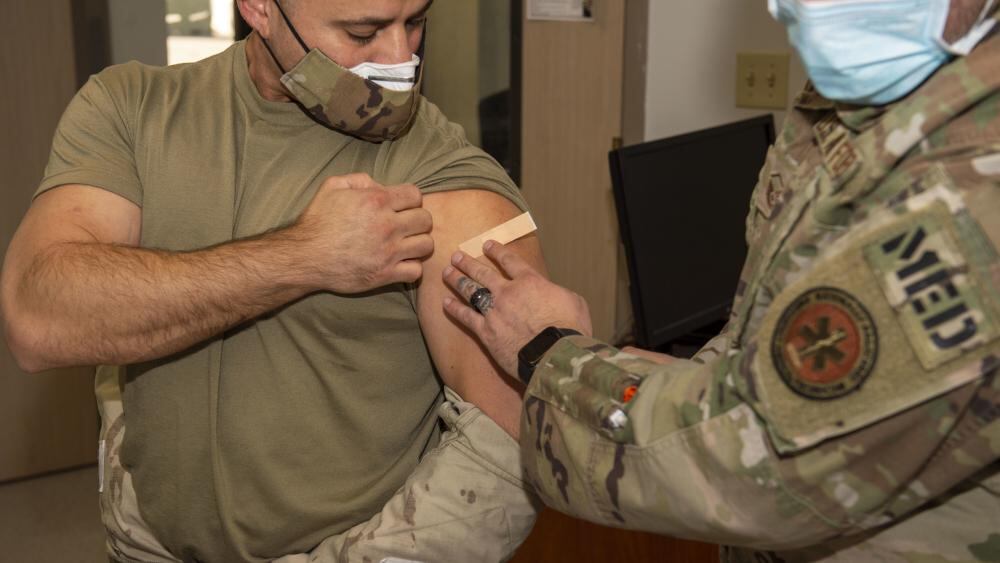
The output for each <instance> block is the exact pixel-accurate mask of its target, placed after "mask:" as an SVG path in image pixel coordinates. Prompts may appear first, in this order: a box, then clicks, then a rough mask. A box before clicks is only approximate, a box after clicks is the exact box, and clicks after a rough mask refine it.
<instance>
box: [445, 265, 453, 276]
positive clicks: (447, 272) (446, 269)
mask: <svg viewBox="0 0 1000 563" xmlns="http://www.w3.org/2000/svg"><path fill="white" fill-rule="evenodd" d="M454 271H455V268H453V267H451V266H448V267H447V268H445V269H444V275H445V276H446V277H447V276H450V275H451V273H452V272H454Z"/></svg>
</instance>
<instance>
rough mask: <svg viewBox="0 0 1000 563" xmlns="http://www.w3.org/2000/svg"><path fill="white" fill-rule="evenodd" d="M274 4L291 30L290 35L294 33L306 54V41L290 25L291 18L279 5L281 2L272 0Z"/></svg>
mask: <svg viewBox="0 0 1000 563" xmlns="http://www.w3.org/2000/svg"><path fill="white" fill-rule="evenodd" d="M274 5H275V6H277V7H278V11H279V12H281V17H282V18H283V19H284V20H285V25H287V26H288V29H290V30H291V32H292V35H294V36H295V39H296V40H297V41H298V42H299V45H301V46H302V50H303V51H305V52H306V54H307V55H308V54H309V47H306V42H305V41H303V40H302V37H300V36H299V32H298V31H295V26H294V25H292V20H290V19H288V14H286V13H285V10H284V9H283V8H282V7H281V3H280V2H278V0H274ZM271 54H272V56H273V55H274V53H271ZM279 66H280V65H279Z"/></svg>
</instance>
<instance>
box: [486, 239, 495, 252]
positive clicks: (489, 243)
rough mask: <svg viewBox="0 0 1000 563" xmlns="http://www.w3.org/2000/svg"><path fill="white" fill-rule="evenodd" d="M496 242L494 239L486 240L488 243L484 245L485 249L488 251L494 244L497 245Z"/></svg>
mask: <svg viewBox="0 0 1000 563" xmlns="http://www.w3.org/2000/svg"><path fill="white" fill-rule="evenodd" d="M495 244H496V243H495V242H493V241H492V240H488V241H486V244H484V245H483V250H487V251H488V250H489V249H491V248H493V245H495Z"/></svg>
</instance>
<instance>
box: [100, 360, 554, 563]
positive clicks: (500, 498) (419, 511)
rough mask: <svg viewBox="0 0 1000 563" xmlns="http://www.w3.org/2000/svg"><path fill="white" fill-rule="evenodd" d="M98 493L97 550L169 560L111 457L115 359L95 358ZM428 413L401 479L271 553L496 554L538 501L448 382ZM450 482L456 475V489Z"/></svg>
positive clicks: (339, 558)
mask: <svg viewBox="0 0 1000 563" xmlns="http://www.w3.org/2000/svg"><path fill="white" fill-rule="evenodd" d="M95 388H96V393H97V399H98V405H99V408H100V413H101V436H100V440H101V441H100V447H99V449H100V471H99V473H100V479H101V484H100V490H101V494H100V499H101V500H100V502H101V518H102V520H103V522H104V526H105V528H106V530H107V550H108V556H109V558H110V560H111V561H113V562H117V563H179V561H180V560H179V559H177V558H176V557H175V556H174V555H172V554H171V553H170V552H169V551H168V550H167V549H166V548H165V547H164V546H163V545H162V544H160V542H159V541H157V539H156V537H155V536H154V535H153V533H152V531H151V530H150V529H149V526H148V525H147V524H146V522H145V521H144V520H143V518H142V515H141V514H140V512H139V507H138V504H137V501H136V495H135V489H134V488H133V486H132V476H131V475H130V474H129V472H128V471H126V470H125V469H124V468H123V467H122V465H121V459H120V457H119V456H120V452H121V446H122V440H123V438H124V434H125V420H124V410H123V408H122V401H121V392H120V387H119V383H118V370H117V369H116V368H104V367H102V368H99V369H98V372H97V378H96V383H95ZM445 395H446V401H445V402H444V403H443V404H442V405H441V406H440V407H439V410H438V414H439V416H440V417H441V419H442V420H443V421H444V423H445V425H446V427H447V430H446V432H444V433H443V434H442V436H441V443H440V444H439V445H438V446H437V447H436V448H434V449H433V450H431V451H430V452H429V453H428V454H427V455H425V456H424V459H423V460H421V462H420V464H419V465H418V466H417V468H416V469H415V470H414V472H413V474H411V475H410V477H409V478H408V479H407V480H406V482H405V483H404V484H403V486H402V487H401V488H400V489H399V490H398V491H397V492H396V494H395V495H394V496H393V497H392V498H391V499H390V500H389V502H388V503H386V505H385V506H384V507H383V509H382V510H381V512H379V513H378V514H375V515H374V516H373V517H372V518H371V519H370V520H368V521H367V522H362V523H360V524H357V525H356V526H354V527H353V528H351V529H349V530H347V531H346V532H344V533H341V534H338V535H336V536H333V537H330V538H328V539H326V540H324V541H323V542H322V543H320V544H319V545H318V546H317V547H316V548H314V549H313V550H312V552H310V553H301V554H290V555H286V556H284V557H281V558H280V559H278V560H276V561H278V562H279V563H306V562H314V563H327V562H337V563H347V562H358V563H375V562H383V563H411V562H449V561H456V562H458V561H462V562H468V561H477V562H479V561H505V560H507V559H509V558H511V557H512V556H513V554H514V551H515V550H516V549H517V547H518V546H520V545H521V543H522V542H523V541H524V540H525V538H526V537H527V536H528V533H529V532H530V531H531V527H532V526H533V525H534V522H535V518H536V517H537V514H538V510H539V509H540V506H541V505H540V504H539V501H538V500H537V499H536V497H534V496H533V495H532V494H530V493H528V492H527V491H526V490H525V486H524V483H523V481H522V480H521V462H520V455H519V449H518V447H517V445H516V443H515V442H514V441H513V439H512V438H511V437H510V436H508V435H507V434H506V433H505V432H504V431H503V430H501V429H500V428H499V427H498V426H497V425H496V424H494V423H493V421H491V420H489V418H488V417H487V416H486V415H484V414H482V412H481V411H480V410H479V409H478V408H476V407H475V406H473V405H472V404H470V403H467V402H464V401H462V400H461V398H459V397H458V395H456V394H454V393H453V392H452V391H451V390H450V389H445ZM456 482H462V483H466V484H467V485H465V486H464V487H465V488H463V489H460V490H458V491H456V490H455V489H456V487H454V486H445V484H449V485H453V484H454V483H456Z"/></svg>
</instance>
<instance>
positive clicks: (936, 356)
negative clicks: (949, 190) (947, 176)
mask: <svg viewBox="0 0 1000 563" xmlns="http://www.w3.org/2000/svg"><path fill="white" fill-rule="evenodd" d="M938 215H939V214H933V213H932V214H925V215H924V216H922V217H921V218H919V219H917V220H914V221H912V222H910V223H909V224H904V225H901V226H900V227H899V228H898V229H896V230H895V231H891V232H889V233H888V234H887V235H886V236H885V237H883V238H882V239H881V240H878V241H876V242H874V243H873V244H870V245H868V247H866V248H865V257H866V258H867V259H868V263H869V264H870V265H871V267H872V269H873V270H874V271H875V273H876V275H877V276H878V280H879V283H880V285H881V287H882V291H883V292H884V293H885V296H886V299H888V301H889V304H890V305H891V306H892V308H893V309H895V311H896V314H897V315H898V316H899V319H900V323H901V325H902V327H903V331H904V332H905V333H906V337H907V340H909V342H910V345H911V346H913V349H914V351H915V352H916V353H917V357H918V358H919V359H920V363H921V364H923V366H924V367H925V368H928V369H931V368H934V367H937V366H939V365H941V364H943V363H945V362H947V361H948V360H951V359H953V358H956V357H958V356H960V355H962V353H963V352H964V351H966V350H970V349H972V348H975V347H977V346H979V345H981V344H983V343H985V342H989V341H991V340H993V339H994V338H996V335H997V323H996V321H995V319H994V318H993V313H992V311H991V310H990V309H989V308H988V307H987V306H986V305H987V304H986V303H984V302H983V296H982V294H981V292H980V291H979V289H978V288H977V287H976V284H975V283H974V282H973V280H972V279H971V277H970V276H971V275H972V273H971V272H970V271H969V264H968V261H967V260H966V258H965V256H964V254H963V252H962V251H961V249H960V247H959V245H958V242H957V241H956V237H955V235H954V234H952V232H951V228H950V227H949V225H948V224H947V222H946V221H942V220H941V218H940V217H939V216H938Z"/></svg>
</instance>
